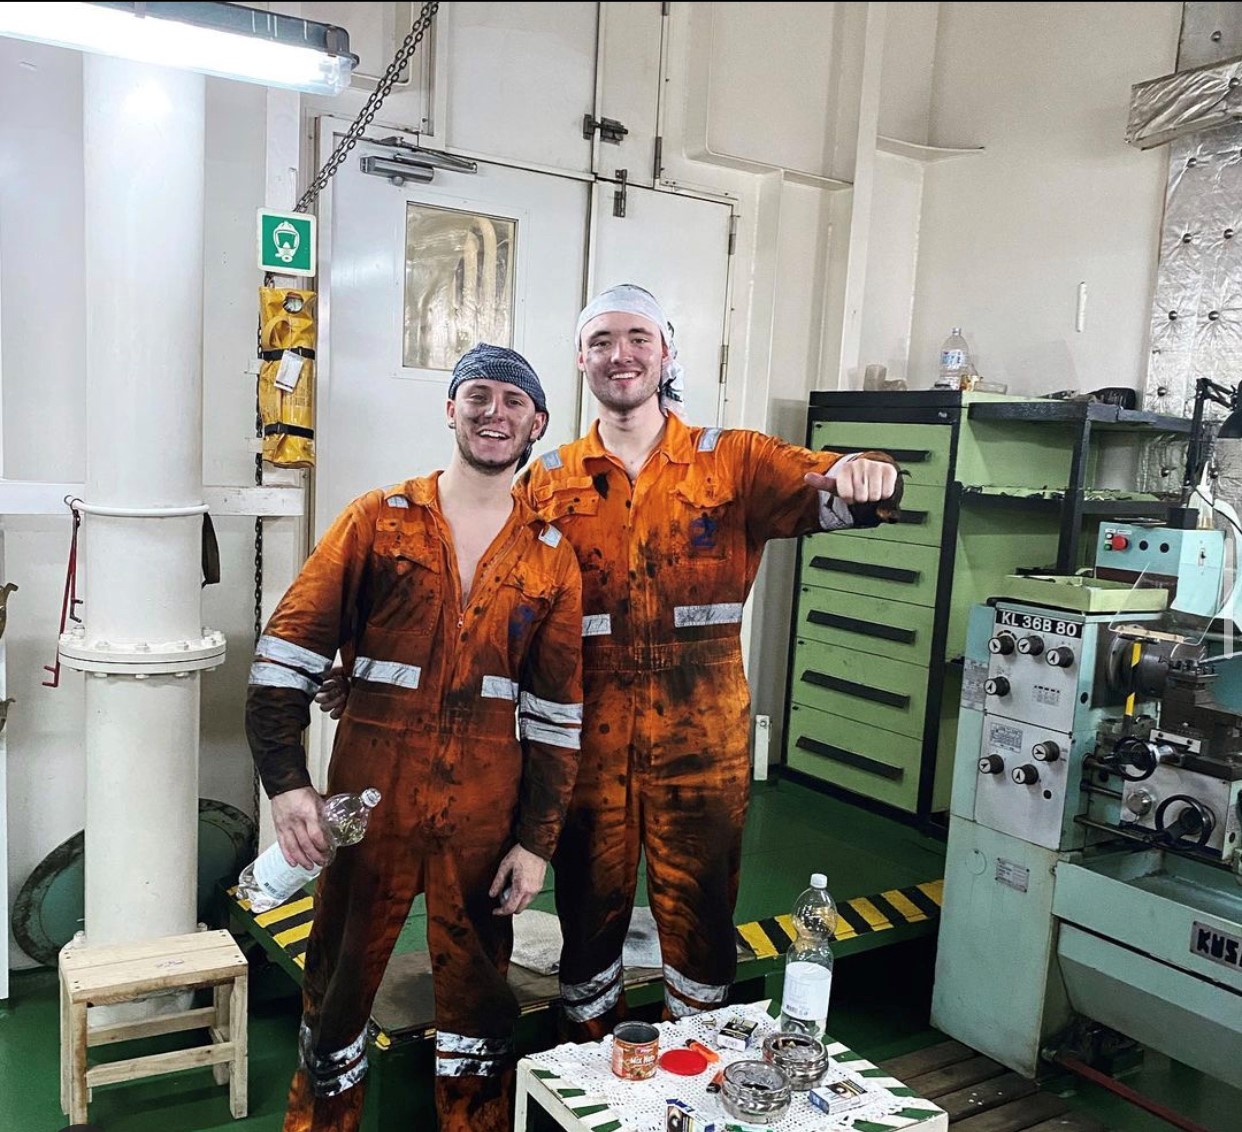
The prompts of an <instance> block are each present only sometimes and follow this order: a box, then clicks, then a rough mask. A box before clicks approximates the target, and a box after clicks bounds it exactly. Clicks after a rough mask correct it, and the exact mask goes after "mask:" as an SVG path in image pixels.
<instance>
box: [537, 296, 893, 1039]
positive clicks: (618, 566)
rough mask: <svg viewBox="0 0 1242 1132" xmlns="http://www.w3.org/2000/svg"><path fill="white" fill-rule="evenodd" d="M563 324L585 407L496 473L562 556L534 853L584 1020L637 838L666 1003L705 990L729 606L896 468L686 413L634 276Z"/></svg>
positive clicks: (729, 796)
mask: <svg viewBox="0 0 1242 1132" xmlns="http://www.w3.org/2000/svg"><path fill="white" fill-rule="evenodd" d="M576 345H577V349H578V367H579V369H580V370H581V371H582V373H583V374H584V375H585V377H586V381H587V384H588V386H589V387H590V389H591V392H592V393H593V394H594V396H595V398H596V400H597V401H598V402H599V405H600V416H599V419H598V420H597V421H596V422H595V424H594V425H592V427H591V429H590V431H589V433H588V434H587V435H586V436H585V437H583V438H582V439H580V440H577V441H574V442H573V443H572V444H566V445H562V446H561V447H560V448H559V449H557V450H556V451H554V452H551V453H548V454H546V455H544V456H543V457H541V458H540V459H538V460H536V461H535V462H534V464H532V465H531V468H530V471H529V472H528V473H527V474H526V475H525V476H524V477H523V478H522V479H520V480H519V483H518V491H519V493H524V494H525V497H526V499H527V500H528V501H529V502H530V503H531V505H532V506H533V507H534V508H535V509H536V510H537V511H538V512H539V513H540V514H541V515H542V516H543V518H544V519H545V520H547V521H548V522H551V523H554V524H556V526H557V527H558V529H559V530H560V531H561V532H562V533H563V534H564V535H565V536H566V538H567V539H568V541H569V542H570V544H571V545H572V546H573V548H574V550H575V552H576V553H577V556H578V562H579V565H580V566H581V567H582V582H583V630H582V631H583V683H584V693H585V704H584V715H583V729H582V756H581V762H580V766H579V773H578V782H577V786H576V787H575V790H574V795H573V800H572V802H571V804H570V809H569V813H568V814H567V816H566V822H565V828H564V831H563V833H562V836H561V840H560V844H559V847H558V850H557V854H556V856H555V858H554V860H553V864H554V868H555V872H556V898H557V911H558V913H559V915H560V919H561V926H562V931H563V935H564V950H563V952H562V957H561V967H560V979H561V996H562V1008H563V1011H564V1017H565V1020H566V1022H567V1023H568V1026H567V1029H568V1032H569V1034H570V1035H571V1036H573V1037H574V1038H577V1039H593V1038H598V1037H601V1036H602V1035H604V1034H606V1033H608V1032H609V1031H610V1030H611V1029H612V1027H613V1026H614V1025H615V1024H616V1022H617V1021H618V1020H619V1019H620V1018H621V1017H622V1016H623V1015H624V1010H625V999H624V995H623V994H622V973H623V972H622V964H621V952H622V944H623V942H624V939H625V934H626V929H627V927H628V924H629V920H630V913H631V911H632V909H633V903H634V892H635V887H636V884H637V877H638V862H639V854H640V851H641V852H645V854H646V858H647V890H648V894H649V897H650V901H651V910H652V913H653V914H654V916H655V920H656V923H657V925H658V928H659V934H660V945H661V950H662V953H663V960H664V983H665V1005H666V1011H667V1013H668V1014H669V1015H670V1016H672V1017H682V1016H684V1015H687V1014H691V1013H695V1012H697V1011H700V1010H706V1009H711V1008H713V1007H716V1006H718V1005H720V1003H721V1002H723V1001H724V999H725V997H726V995H727V993H728V990H729V987H730V985H731V984H732V980H733V976H734V973H735V970H736V963H737V960H736V952H735V947H734V941H733V940H734V936H733V906H734V903H735V901H736V897H737V882H738V865H739V861H740V854H741V840H742V827H743V825H744V822H745V816H746V804H747V799H748V793H749V783H750V775H749V754H750V752H749V734H750V693H749V689H748V687H747V684H746V677H745V674H744V672H743V668H742V651H741V642H740V631H741V620H742V607H743V605H744V603H745V601H746V597H747V595H748V594H749V592H750V588H751V585H752V584H753V582H754V579H755V574H756V572H757V571H758V569H759V563H760V559H761V556H762V553H763V549H764V546H765V545H766V543H767V542H768V540H769V539H773V538H790V537H793V536H795V535H799V534H804V533H807V532H811V531H818V530H835V529H839V528H842V527H859V526H874V525H876V524H877V523H879V522H885V521H895V520H896V517H897V506H898V504H899V502H900V497H901V487H900V483H901V481H900V479H899V477H898V474H897V468H896V466H895V465H894V463H893V461H892V460H891V459H890V458H889V457H888V456H886V455H884V454H883V453H874V452H864V453H859V454H855V455H852V456H839V455H837V454H836V453H832V452H812V451H809V450H807V449H805V448H799V447H796V446H794V445H791V444H787V443H786V442H785V441H783V440H780V439H777V438H775V437H771V436H766V435H764V434H762V433H759V432H754V431H750V430H746V429H719V428H700V427H695V426H693V425H688V424H686V423H685V422H684V421H683V420H682V419H681V412H680V410H681V406H682V385H681V382H682V373H681V367H680V365H678V364H677V355H676V347H675V345H674V342H673V331H672V327H671V325H670V323H669V320H668V319H667V317H666V316H665V314H664V312H663V311H662V310H661V308H660V305H659V303H657V301H656V300H655V298H654V296H653V295H652V294H651V293H650V292H649V291H646V290H644V289H643V288H641V287H638V286H635V285H633V284H622V285H620V286H617V287H612V288H610V289H608V290H607V291H604V292H603V293H602V294H600V295H599V296H597V297H596V298H595V299H593V300H592V301H591V302H590V303H589V304H587V306H586V307H585V308H584V310H583V311H582V313H581V315H580V316H579V318H578V326H577V335H576Z"/></svg>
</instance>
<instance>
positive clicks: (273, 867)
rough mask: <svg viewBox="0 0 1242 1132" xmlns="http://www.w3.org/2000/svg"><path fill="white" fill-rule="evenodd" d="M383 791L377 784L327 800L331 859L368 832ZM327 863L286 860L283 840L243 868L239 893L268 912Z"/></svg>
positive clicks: (324, 811)
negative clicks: (311, 865) (306, 864)
mask: <svg viewBox="0 0 1242 1132" xmlns="http://www.w3.org/2000/svg"><path fill="white" fill-rule="evenodd" d="M379 800H380V792H379V791H378V790H376V789H375V788H374V787H370V788H368V789H366V790H364V791H363V792H362V793H361V794H334V795H332V797H331V798H328V799H326V800H325V801H324V803H323V809H322V811H321V818H322V820H323V828H324V831H325V832H326V833H327V836H328V861H327V862H325V863H330V862H331V861H332V858H333V857H335V856H336V851H337V849H339V848H341V847H342V846H344V845H356V844H357V843H358V842H359V841H361V840H362V839H363V837H364V836H365V835H366V832H367V822H368V821H369V820H370V818H371V811H372V810H373V809H375V807H376V806H377V805H378V804H379ZM322 870H323V866H322V865H321V866H319V867H318V868H314V869H304V868H302V867H301V866H300V865H291V864H289V862H288V861H286V860H285V855H284V853H283V852H282V851H281V848H280V843H279V842H276V843H274V844H272V845H269V846H268V847H267V848H266V849H265V850H264V851H263V852H262V853H260V854H259V855H258V856H257V857H256V858H255V859H254V860H253V861H251V862H250V864H248V865H247V866H246V867H245V868H244V869H242V872H241V876H239V877H238V878H237V896H238V899H240V900H248V901H249V902H250V911H251V912H254V913H258V912H266V911H267V910H268V909H269V908H275V907H276V906H277V905H279V904H283V903H284V902H285V901H286V900H288V899H289V897H291V896H293V895H294V894H295V893H297V892H298V891H299V890H300V889H301V888H302V887H303V886H304V885H306V884H307V883H308V882H310V881H312V880H314V879H315V877H317V876H318V875H319V874H320V872H322Z"/></svg>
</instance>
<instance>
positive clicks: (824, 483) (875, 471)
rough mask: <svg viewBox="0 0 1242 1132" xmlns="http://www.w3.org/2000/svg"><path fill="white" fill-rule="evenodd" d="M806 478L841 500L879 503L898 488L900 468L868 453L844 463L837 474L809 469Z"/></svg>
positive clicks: (814, 485) (821, 489) (811, 483)
mask: <svg viewBox="0 0 1242 1132" xmlns="http://www.w3.org/2000/svg"><path fill="white" fill-rule="evenodd" d="M804 478H805V480H806V482H807V483H809V484H810V485H811V486H812V487H814V488H818V489H819V490H820V491H827V492H831V493H832V494H833V495H835V496H836V497H837V498H838V499H840V500H841V502H842V503H879V502H881V501H882V500H885V499H888V498H889V496H891V495H892V494H893V492H894V491H895V490H896V489H897V468H896V467H895V466H894V465H893V464H889V463H887V462H885V461H884V460H869V459H867V458H866V457H865V456H859V457H858V458H857V459H855V460H850V461H849V462H848V463H846V464H842V465H841V466H840V470H839V471H838V472H837V474H836V475H835V476H823V475H819V474H818V473H817V472H808V473H807V474H806V476H805V477H804Z"/></svg>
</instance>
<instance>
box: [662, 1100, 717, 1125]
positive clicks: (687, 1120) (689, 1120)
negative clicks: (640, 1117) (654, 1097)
mask: <svg viewBox="0 0 1242 1132" xmlns="http://www.w3.org/2000/svg"><path fill="white" fill-rule="evenodd" d="M664 1128H665V1132H721V1128H722V1125H721V1124H720V1123H719V1122H718V1121H717V1120H716V1119H715V1117H711V1116H708V1115H706V1114H705V1113H704V1112H702V1111H701V1110H700V1109H697V1108H695V1107H694V1105H692V1104H687V1103H686V1102H685V1101H678V1100H673V1099H672V1098H671V1097H670V1098H669V1101H668V1115H667V1116H666V1117H665V1121H664Z"/></svg>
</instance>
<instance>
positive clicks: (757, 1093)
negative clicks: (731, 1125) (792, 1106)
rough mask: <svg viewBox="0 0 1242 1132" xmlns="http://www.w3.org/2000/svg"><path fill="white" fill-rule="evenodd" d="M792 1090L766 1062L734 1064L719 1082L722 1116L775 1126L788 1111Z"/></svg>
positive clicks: (787, 1079) (726, 1067) (739, 1062)
mask: <svg viewBox="0 0 1242 1132" xmlns="http://www.w3.org/2000/svg"><path fill="white" fill-rule="evenodd" d="M792 1099H793V1088H792V1087H791V1086H790V1084H789V1078H788V1077H786V1076H785V1072H784V1070H783V1069H781V1068H780V1067H779V1066H777V1065H773V1064H772V1062H770V1061H735V1062H733V1063H732V1064H730V1065H726V1066H725V1069H724V1073H723V1075H722V1077H721V1081H720V1103H721V1105H722V1106H723V1108H724V1110H725V1112H727V1113H728V1114H729V1115H730V1116H732V1117H734V1118H735V1119H737V1120H744V1121H746V1122H747V1123H749V1124H775V1123H776V1122H777V1121H778V1120H780V1119H781V1118H782V1117H783V1116H784V1115H785V1113H787V1112H788V1111H789V1102H790V1101H791V1100H792Z"/></svg>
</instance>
